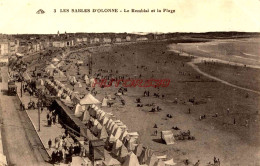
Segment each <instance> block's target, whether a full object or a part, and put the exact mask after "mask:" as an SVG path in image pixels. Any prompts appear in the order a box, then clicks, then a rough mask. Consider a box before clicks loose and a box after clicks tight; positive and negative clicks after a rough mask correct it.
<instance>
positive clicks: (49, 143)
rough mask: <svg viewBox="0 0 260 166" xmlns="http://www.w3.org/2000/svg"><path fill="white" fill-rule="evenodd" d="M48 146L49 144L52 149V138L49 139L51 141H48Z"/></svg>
mask: <svg viewBox="0 0 260 166" xmlns="http://www.w3.org/2000/svg"><path fill="white" fill-rule="evenodd" d="M48 146H49V149H51V146H52V141H51V139H49V141H48Z"/></svg>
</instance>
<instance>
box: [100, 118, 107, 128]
mask: <svg viewBox="0 0 260 166" xmlns="http://www.w3.org/2000/svg"><path fill="white" fill-rule="evenodd" d="M107 122H108V118H107V117H104V119H103V120H102V123H101V124H102V125H103V126H105V125H106V124H107Z"/></svg>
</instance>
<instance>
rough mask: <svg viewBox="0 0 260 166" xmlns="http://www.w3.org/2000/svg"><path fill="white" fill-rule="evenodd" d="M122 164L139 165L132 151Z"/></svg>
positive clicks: (127, 165) (128, 165)
mask: <svg viewBox="0 0 260 166" xmlns="http://www.w3.org/2000/svg"><path fill="white" fill-rule="evenodd" d="M122 166H140V164H139V162H138V159H137V157H136V155H135V154H134V153H133V152H130V154H128V156H127V157H126V159H125V162H124V163H123V165H122Z"/></svg>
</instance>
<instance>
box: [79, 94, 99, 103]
mask: <svg viewBox="0 0 260 166" xmlns="http://www.w3.org/2000/svg"><path fill="white" fill-rule="evenodd" d="M99 103H100V101H99V100H98V99H96V98H95V97H94V96H93V95H92V94H90V93H89V94H87V95H85V97H84V98H83V99H81V100H80V104H81V105H85V104H89V105H90V104H99Z"/></svg>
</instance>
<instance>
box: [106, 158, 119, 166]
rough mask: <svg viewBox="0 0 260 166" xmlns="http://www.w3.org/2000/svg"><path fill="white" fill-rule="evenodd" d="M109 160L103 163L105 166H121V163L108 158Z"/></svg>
mask: <svg viewBox="0 0 260 166" xmlns="http://www.w3.org/2000/svg"><path fill="white" fill-rule="evenodd" d="M106 159H107V160H105V161H103V164H104V165H105V166H121V163H120V162H119V161H118V160H117V159H114V158H113V157H107V158H106Z"/></svg>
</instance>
